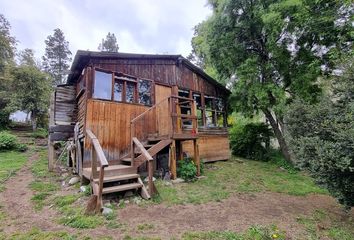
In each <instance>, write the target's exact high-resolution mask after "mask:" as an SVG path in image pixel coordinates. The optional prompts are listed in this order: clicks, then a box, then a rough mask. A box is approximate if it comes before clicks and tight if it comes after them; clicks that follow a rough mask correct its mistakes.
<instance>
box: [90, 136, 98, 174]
mask: <svg viewBox="0 0 354 240" xmlns="http://www.w3.org/2000/svg"><path fill="white" fill-rule="evenodd" d="M91 174H92V179H94V178H96V177H97V158H96V151H95V149H94V146H93V143H92V142H91Z"/></svg>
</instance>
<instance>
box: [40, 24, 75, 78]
mask: <svg viewBox="0 0 354 240" xmlns="http://www.w3.org/2000/svg"><path fill="white" fill-rule="evenodd" d="M45 44H46V48H45V54H44V56H43V57H42V59H43V67H44V70H45V71H46V72H47V73H49V74H50V75H51V76H52V78H53V84H62V83H64V81H65V76H66V75H67V74H68V70H69V64H70V61H71V52H70V50H69V42H68V41H66V40H65V36H64V33H63V31H62V30H60V29H59V28H57V29H54V34H53V35H49V36H48V37H47V39H46V40H45Z"/></svg>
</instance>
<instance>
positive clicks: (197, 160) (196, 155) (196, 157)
mask: <svg viewBox="0 0 354 240" xmlns="http://www.w3.org/2000/svg"><path fill="white" fill-rule="evenodd" d="M193 147H194V163H195V165H196V166H197V176H200V158H199V146H198V141H197V139H194V140H193Z"/></svg>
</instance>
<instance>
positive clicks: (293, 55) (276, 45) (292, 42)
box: [192, 0, 353, 161]
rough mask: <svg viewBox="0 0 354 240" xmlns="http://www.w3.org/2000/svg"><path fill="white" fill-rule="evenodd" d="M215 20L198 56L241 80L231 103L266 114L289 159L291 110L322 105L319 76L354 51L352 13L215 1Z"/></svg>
mask: <svg viewBox="0 0 354 240" xmlns="http://www.w3.org/2000/svg"><path fill="white" fill-rule="evenodd" d="M209 5H210V6H211V7H212V9H213V14H212V16H211V17H209V18H208V19H207V20H206V21H204V22H202V23H201V24H199V25H198V26H197V27H196V33H195V36H194V37H193V39H192V45H193V49H194V53H195V54H196V55H197V56H198V57H199V59H202V60H203V61H204V64H205V65H206V66H210V67H212V68H214V69H215V70H216V71H217V73H218V76H219V77H220V78H222V79H224V80H225V79H229V78H230V77H231V76H235V78H236V81H235V83H234V86H233V91H232V97H231V102H232V106H233V108H234V109H235V110H236V111H239V112H242V113H243V114H245V115H253V114H255V113H257V112H259V111H260V112H262V113H263V114H264V115H265V117H266V119H267V120H268V122H269V123H270V125H271V127H272V130H273V132H274V135H275V136H276V138H277V140H278V142H279V145H280V149H281V151H282V153H283V155H284V157H285V158H286V159H287V160H288V161H291V156H290V154H289V149H288V145H287V143H286V141H285V139H284V121H283V116H284V109H285V106H286V105H287V104H288V103H290V102H291V101H292V99H294V98H295V97H299V98H302V99H303V100H304V101H306V102H315V101H317V99H318V97H319V96H320V95H321V88H320V86H319V82H318V79H319V77H321V76H323V75H325V74H328V73H330V71H331V70H332V69H333V60H334V59H335V58H337V55H340V53H341V52H342V51H345V50H346V49H350V47H351V46H352V42H351V40H350V39H351V31H352V29H353V28H352V26H351V20H350V16H351V11H353V7H352V6H351V5H349V3H348V4H344V3H343V1H339V0H335V1H333V0H318V1H310V0H308V1H307V0H287V1H276V0H210V1H209Z"/></svg>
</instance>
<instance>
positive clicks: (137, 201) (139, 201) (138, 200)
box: [133, 197, 141, 205]
mask: <svg viewBox="0 0 354 240" xmlns="http://www.w3.org/2000/svg"><path fill="white" fill-rule="evenodd" d="M133 202H134V203H135V204H138V205H139V204H140V203H141V200H140V199H139V198H138V197H135V198H133Z"/></svg>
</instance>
